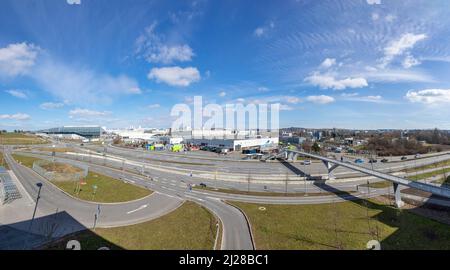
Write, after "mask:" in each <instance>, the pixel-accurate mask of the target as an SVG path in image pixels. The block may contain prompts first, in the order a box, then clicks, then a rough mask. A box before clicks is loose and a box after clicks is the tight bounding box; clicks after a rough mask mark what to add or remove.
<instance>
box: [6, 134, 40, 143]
mask: <svg viewBox="0 0 450 270" xmlns="http://www.w3.org/2000/svg"><path fill="white" fill-rule="evenodd" d="M43 143H47V141H45V140H44V139H41V138H39V137H36V136H34V135H29V134H23V133H0V144H5V145H14V144H17V145H23V144H43Z"/></svg>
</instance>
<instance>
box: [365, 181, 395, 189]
mask: <svg viewBox="0 0 450 270" xmlns="http://www.w3.org/2000/svg"><path fill="white" fill-rule="evenodd" d="M360 186H361V187H367V186H369V187H371V188H387V187H390V186H392V183H391V182H389V181H379V182H372V183H370V182H369V184H368V185H367V184H362V185H360Z"/></svg>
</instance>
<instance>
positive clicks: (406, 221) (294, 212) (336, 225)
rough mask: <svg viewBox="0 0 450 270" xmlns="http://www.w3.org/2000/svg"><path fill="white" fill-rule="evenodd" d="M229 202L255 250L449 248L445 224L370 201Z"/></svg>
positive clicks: (447, 227)
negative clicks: (375, 245) (373, 244)
mask: <svg viewBox="0 0 450 270" xmlns="http://www.w3.org/2000/svg"><path fill="white" fill-rule="evenodd" d="M232 203H233V204H234V205H237V206H238V207H240V208H241V209H242V210H243V211H244V212H245V213H246V214H247V215H248V216H249V219H250V223H251V225H252V230H253V233H254V237H255V242H256V247H257V249H302V250H310V249H332V250H333V249H334V250H336V249H365V248H366V244H367V242H368V241H369V240H371V239H375V240H377V239H378V240H379V241H380V243H381V247H382V249H446V250H448V249H450V225H446V224H443V223H439V222H436V221H433V220H431V219H428V218H425V217H421V216H418V215H416V214H413V213H411V212H409V211H408V210H397V209H395V208H393V207H389V206H384V205H381V204H378V203H376V202H367V205H368V207H365V206H364V203H363V201H358V202H341V203H335V204H319V205H262V204H250V203H240V202H232ZM259 207H265V208H266V210H265V211H261V210H260V209H259ZM368 216H369V217H370V218H369V219H368V218H367V217H368ZM369 224H370V225H369ZM377 231H378V237H377V233H376V232H377Z"/></svg>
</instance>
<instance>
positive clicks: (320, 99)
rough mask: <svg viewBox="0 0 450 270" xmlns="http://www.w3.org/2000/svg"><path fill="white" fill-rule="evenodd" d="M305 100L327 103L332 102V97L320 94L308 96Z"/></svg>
mask: <svg viewBox="0 0 450 270" xmlns="http://www.w3.org/2000/svg"><path fill="white" fill-rule="evenodd" d="M306 100H307V101H309V102H312V103H316V104H328V103H332V102H334V98H333V97H330V96H325V95H320V96H308V97H307V98H306Z"/></svg>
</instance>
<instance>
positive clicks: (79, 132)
mask: <svg viewBox="0 0 450 270" xmlns="http://www.w3.org/2000/svg"><path fill="white" fill-rule="evenodd" d="M103 132H104V130H103V128H102V127H100V126H63V127H56V128H49V129H43V130H39V131H37V132H36V133H44V134H48V135H62V136H63V137H67V136H73V135H75V136H80V137H83V138H87V139H94V138H100V135H101V134H102V133H103Z"/></svg>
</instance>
